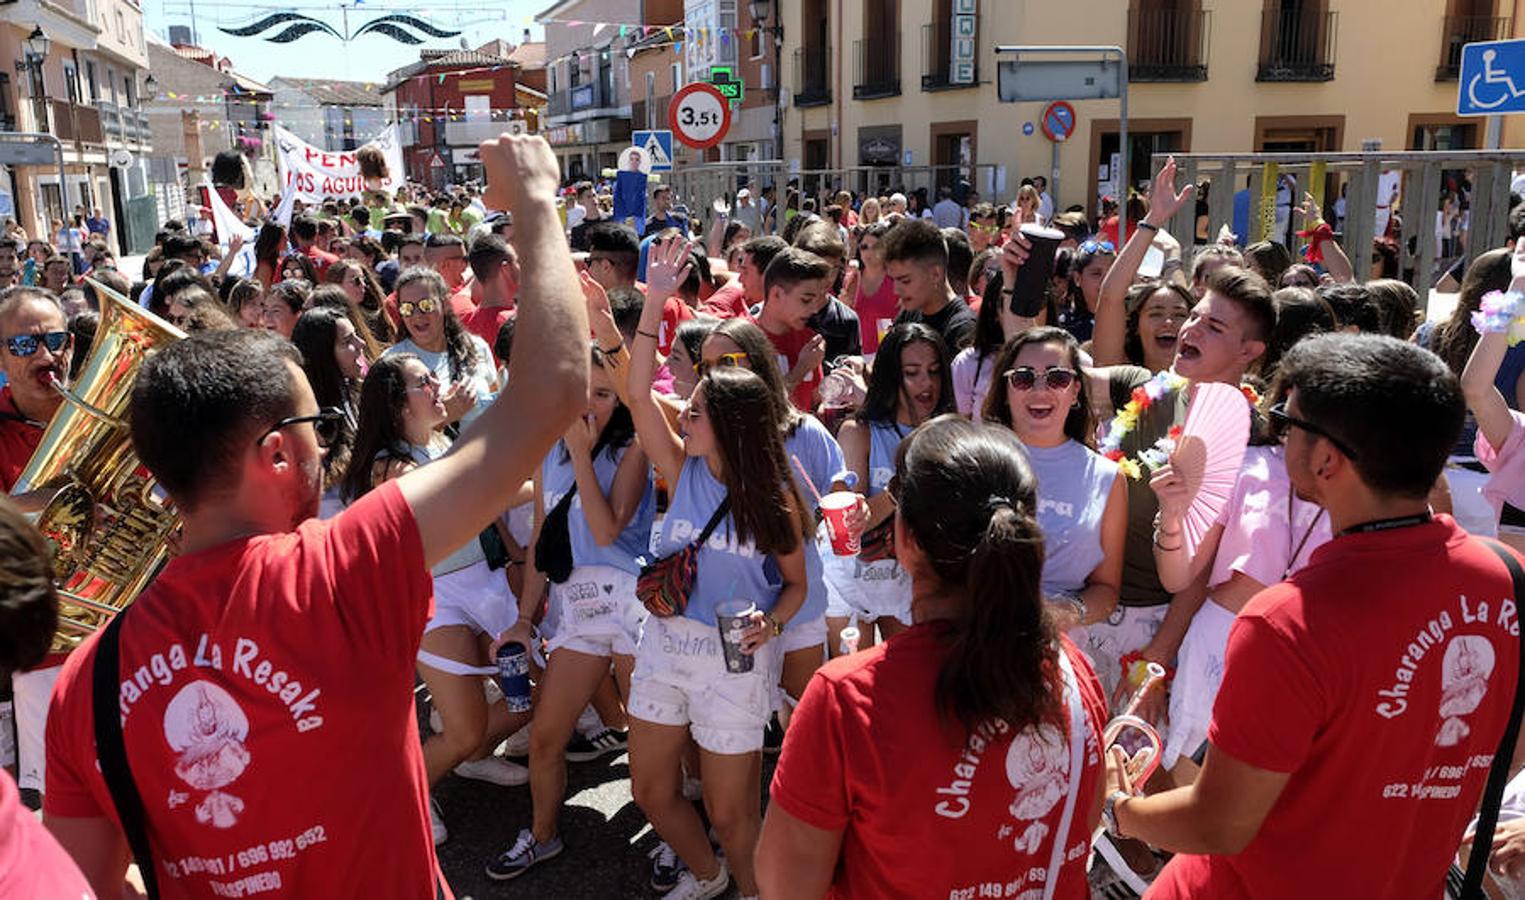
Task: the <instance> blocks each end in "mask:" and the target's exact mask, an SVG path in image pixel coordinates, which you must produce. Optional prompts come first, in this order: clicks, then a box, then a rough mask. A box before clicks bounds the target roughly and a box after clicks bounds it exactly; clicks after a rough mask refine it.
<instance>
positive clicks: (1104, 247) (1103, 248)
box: [1080, 241, 1117, 253]
mask: <svg viewBox="0 0 1525 900" xmlns="http://www.w3.org/2000/svg"><path fill="white" fill-rule="evenodd" d="M1080 252H1081V253H1116V252H1117V247H1116V245H1114V244H1113V243H1112V242H1111V241H1086V242H1085V243H1083V244H1081V245H1080Z"/></svg>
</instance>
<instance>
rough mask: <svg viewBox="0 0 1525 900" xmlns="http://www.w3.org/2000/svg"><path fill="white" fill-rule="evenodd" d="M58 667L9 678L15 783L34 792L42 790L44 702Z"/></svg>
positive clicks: (46, 721) (50, 695)
mask: <svg viewBox="0 0 1525 900" xmlns="http://www.w3.org/2000/svg"><path fill="white" fill-rule="evenodd" d="M63 670H64V667H63V665H62V664H59V665H56V666H48V667H47V668H45V669H33V670H32V671H30V672H15V673H13V674H12V675H11V692H12V693H13V694H14V695H15V710H16V754H17V758H18V762H17V765H18V766H19V768H18V769H17V778H16V782H17V783H18V784H20V785H21V786H22V787H23V788H30V789H31V790H34V791H41V790H45V789H46V785H45V782H46V777H45V776H46V774H47V771H46V768H45V767H44V763H45V762H46V761H47V747H46V745H45V737H46V734H47V728H48V700H49V699H50V698H51V697H52V696H53V685H54V683H56V682H57V681H58V673H60V672H62V671H63Z"/></svg>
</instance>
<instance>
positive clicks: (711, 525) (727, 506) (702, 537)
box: [694, 494, 731, 547]
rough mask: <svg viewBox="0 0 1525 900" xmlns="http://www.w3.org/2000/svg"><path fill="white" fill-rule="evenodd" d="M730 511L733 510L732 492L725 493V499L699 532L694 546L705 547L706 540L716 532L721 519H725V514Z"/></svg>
mask: <svg viewBox="0 0 1525 900" xmlns="http://www.w3.org/2000/svg"><path fill="white" fill-rule="evenodd" d="M730 511H731V495H730V494H726V495H725V499H723V500H721V501H720V505H719V506H717V507H715V514H714V515H712V516H710V520H709V521H708V522H707V523H705V525H704V530H703V531H701V532H699V537H698V538H696V539H695V540H694V546H695V547H703V546H704V542H705V541H707V540H709V539H710V535H711V534H713V533H714V531H715V527H716V526H717V525H719V524H720V520H721V519H724V518H725V514H726V513H728V512H730Z"/></svg>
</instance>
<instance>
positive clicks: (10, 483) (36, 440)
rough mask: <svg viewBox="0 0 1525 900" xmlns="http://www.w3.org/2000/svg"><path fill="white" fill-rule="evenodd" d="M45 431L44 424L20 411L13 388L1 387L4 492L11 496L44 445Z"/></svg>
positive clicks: (0, 462) (0, 457) (1, 482)
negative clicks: (13, 489) (34, 454)
mask: <svg viewBox="0 0 1525 900" xmlns="http://www.w3.org/2000/svg"><path fill="white" fill-rule="evenodd" d="M42 431H43V426H42V425H39V424H38V423H36V422H34V421H32V420H31V419H28V418H27V417H26V416H24V415H22V414H21V410H19V409H17V408H16V399H15V398H14V397H12V396H11V386H10V385H6V386H5V387H0V491H4V492H5V493H7V494H9V493H10V492H11V488H13V487H15V486H16V479H17V478H20V477H21V472H22V470H23V469H25V468H26V464H27V463H28V462H30V461H31V459H32V454H33V453H35V452H37V445H38V444H40V443H42Z"/></svg>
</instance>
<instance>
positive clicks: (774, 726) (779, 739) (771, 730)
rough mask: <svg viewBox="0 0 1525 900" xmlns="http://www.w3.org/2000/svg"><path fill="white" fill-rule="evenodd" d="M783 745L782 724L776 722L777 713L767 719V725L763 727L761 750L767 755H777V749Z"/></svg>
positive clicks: (780, 748)
mask: <svg viewBox="0 0 1525 900" xmlns="http://www.w3.org/2000/svg"><path fill="white" fill-rule="evenodd" d="M783 747H784V726H782V725H780V724H779V722H778V713H774V714H773V717H772V718H770V719H769V720H768V727H767V728H764V729H763V752H764V753H766V754H768V755H769V756H777V755H778V751H779V750H782V749H783Z"/></svg>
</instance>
